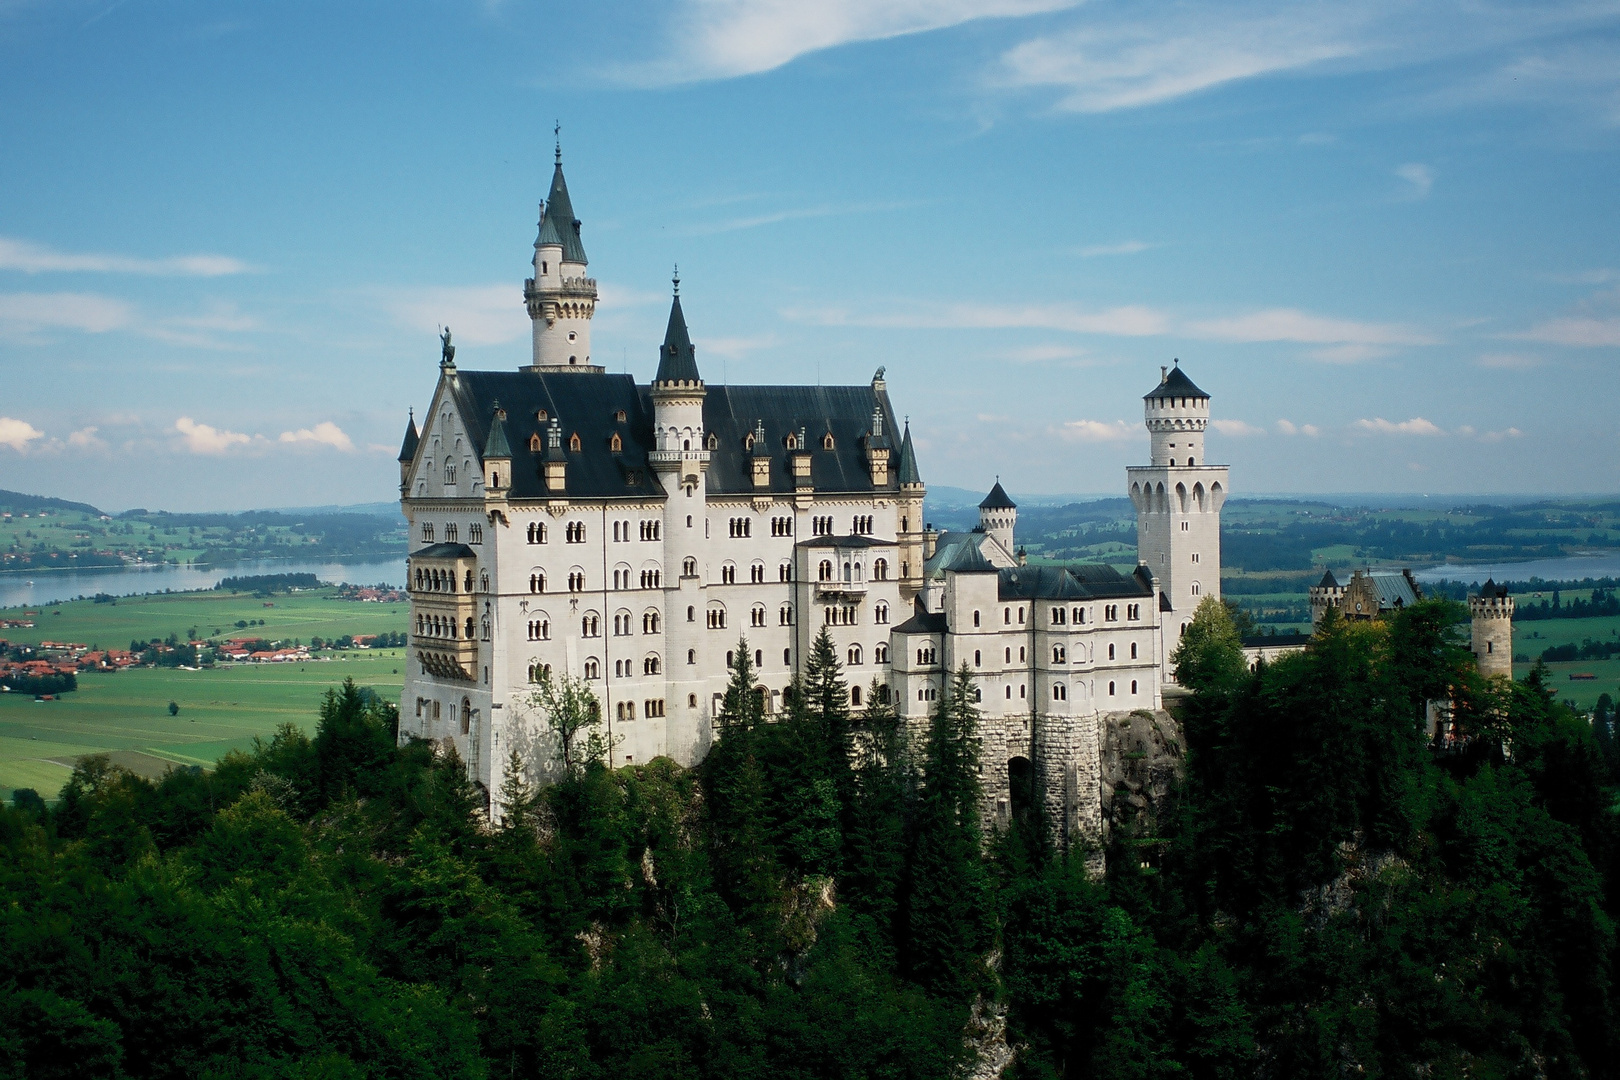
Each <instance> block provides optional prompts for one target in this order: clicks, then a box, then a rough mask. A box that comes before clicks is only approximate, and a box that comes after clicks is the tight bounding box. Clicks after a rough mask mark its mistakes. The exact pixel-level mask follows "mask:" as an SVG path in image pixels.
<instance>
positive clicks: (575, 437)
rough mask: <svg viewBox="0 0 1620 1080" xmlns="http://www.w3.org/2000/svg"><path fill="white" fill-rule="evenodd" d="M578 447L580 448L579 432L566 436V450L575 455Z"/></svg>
mask: <svg viewBox="0 0 1620 1080" xmlns="http://www.w3.org/2000/svg"><path fill="white" fill-rule="evenodd" d="M580 446H581V443H580V441H579V432H577V431H576V432H574V433H573V434H572V435H570V436H568V449H569V450H571V451H573V452H574V453H576V454H577V453H579V449H580Z"/></svg>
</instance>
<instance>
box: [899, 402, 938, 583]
mask: <svg viewBox="0 0 1620 1080" xmlns="http://www.w3.org/2000/svg"><path fill="white" fill-rule="evenodd" d="M895 481H896V482H897V483H898V484H899V485H900V498H899V500H898V502H899V506H900V530H899V534H898V536H897V537H896V539H897V540H899V542H900V598H901V599H902V600H904V601H905V602H906V603H907V604H908V605H909V604H910V603H911V602H912V601H913V600H914V599H915V598H916V596H917V594H918V593H919V592H921V591H922V583H923V563H924V562H925V561H927V559H928V556H929V555H932V554H933V552H932V551H929V550H926V549H925V547H924V543H923V530H924V527H925V525H926V523H925V522H924V521H923V496H924V494H925V492H926V490H927V489H926V488H925V487H924V485H923V479H922V473H921V472H920V471H919V470H918V468H917V450H916V448H915V447H913V446H912V445H911V422H910V421H909V420H908V421H906V433H905V435H904V437H903V438H901V440H900V462H899V464H898V465H897V466H896V467H895Z"/></svg>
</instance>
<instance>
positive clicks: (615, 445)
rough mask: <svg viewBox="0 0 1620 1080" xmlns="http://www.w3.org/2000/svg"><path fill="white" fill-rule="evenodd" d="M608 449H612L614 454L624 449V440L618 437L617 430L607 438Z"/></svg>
mask: <svg viewBox="0 0 1620 1080" xmlns="http://www.w3.org/2000/svg"><path fill="white" fill-rule="evenodd" d="M608 449H609V450H611V451H613V452H614V453H615V454H617V453H619V452H621V451H622V450H624V440H623V439H621V438H619V433H618V432H617V431H615V432H614V433H613V438H611V439H609V440H608Z"/></svg>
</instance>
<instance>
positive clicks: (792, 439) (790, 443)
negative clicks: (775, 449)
mask: <svg viewBox="0 0 1620 1080" xmlns="http://www.w3.org/2000/svg"><path fill="white" fill-rule="evenodd" d="M787 448H788V449H789V450H797V449H798V448H799V437H798V436H797V435H789V436H788V437H787Z"/></svg>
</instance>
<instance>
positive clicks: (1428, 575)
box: [1412, 551, 1620, 584]
mask: <svg viewBox="0 0 1620 1080" xmlns="http://www.w3.org/2000/svg"><path fill="white" fill-rule="evenodd" d="M1412 576H1413V577H1415V578H1417V579H1418V580H1419V581H1440V580H1442V579H1444V580H1448V581H1463V582H1471V583H1474V584H1478V583H1480V582H1483V581H1484V580H1485V579H1486V578H1495V579H1496V580H1497V581H1528V580H1530V579H1531V578H1541V579H1543V580H1545V581H1580V580H1581V579H1582V578H1605V577H1620V551H1603V552H1597V553H1594V554H1591V555H1564V556H1560V557H1559V558H1556V559H1530V560H1529V561H1527V562H1496V563H1471V564H1469V565H1466V566H1464V565H1462V564H1461V563H1458V564H1456V565H1452V566H1430V567H1427V568H1425V569H1423V570H1414V571H1412Z"/></svg>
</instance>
